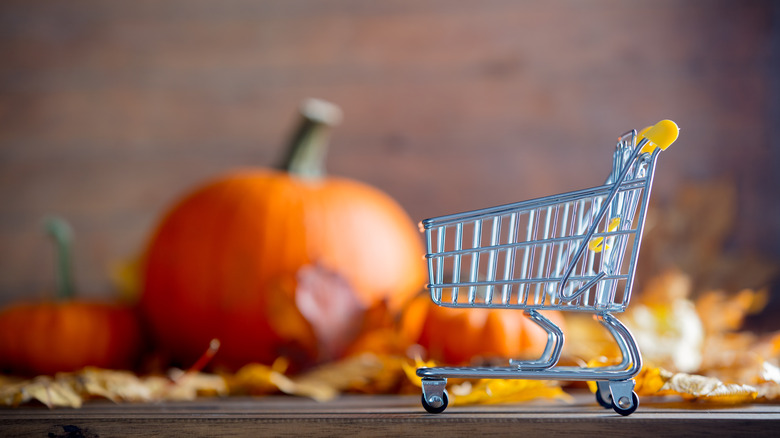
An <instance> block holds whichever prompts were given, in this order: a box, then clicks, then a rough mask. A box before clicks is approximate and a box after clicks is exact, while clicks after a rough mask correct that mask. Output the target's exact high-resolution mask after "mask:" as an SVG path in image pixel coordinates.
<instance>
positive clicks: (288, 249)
mask: <svg viewBox="0 0 780 438" xmlns="http://www.w3.org/2000/svg"><path fill="white" fill-rule="evenodd" d="M334 115H338V114H337V109H334V108H333V107H331V106H328V104H326V103H323V102H321V101H316V102H312V103H310V104H309V105H308V106H306V107H305V111H304V118H303V122H302V125H301V127H300V129H299V130H298V132H297V135H296V136H295V138H294V140H293V142H292V145H291V148H290V150H291V152H290V154H289V157H288V159H287V160H286V164H285V165H284V166H283V169H281V170H270V169H246V170H239V171H235V172H233V173H230V174H228V175H225V176H221V177H218V178H217V179H215V180H213V181H211V182H209V183H207V184H205V185H203V186H201V187H199V188H197V189H196V190H195V191H193V192H192V193H190V194H188V195H187V196H186V197H184V198H183V199H182V200H181V201H180V202H178V203H177V204H176V205H175V206H174V207H173V208H172V209H171V210H170V211H169V212H168V213H167V214H166V215H165V217H164V218H163V219H162V221H161V223H160V224H159V226H158V228H157V230H156V231H155V233H154V235H153V236H152V238H151V241H150V244H149V246H148V249H147V252H146V254H145V258H144V262H143V276H144V283H143V294H142V297H141V307H142V309H143V312H144V314H145V317H146V321H147V322H148V325H149V328H150V329H151V332H152V334H153V336H154V338H155V341H156V342H157V343H158V345H159V347H160V348H161V350H162V351H164V352H166V353H168V354H169V355H170V356H171V357H172V358H173V359H174V361H178V362H183V363H185V364H186V363H187V362H189V361H192V360H194V358H196V357H197V356H198V355H199V354H200V353H201V352H202V351H203V350H204V348H205V346H206V345H208V342H209V340H210V339H212V338H218V339H219V340H220V342H221V348H220V351H219V353H218V354H217V356H216V357H215V358H214V364H215V365H218V366H223V367H227V368H237V367H240V366H242V365H244V364H246V363H248V362H262V363H267V364H268V363H271V362H272V361H273V360H274V359H276V358H277V357H279V356H287V357H289V358H291V360H292V361H293V363H294V364H295V363H297V364H298V365H303V366H305V365H306V364H309V363H311V362H312V361H315V360H318V359H328V358H333V357H337V356H338V355H339V354H340V353H341V352H342V351H343V349H344V348H346V346H347V344H348V343H349V341H350V340H351V339H352V338H354V337H355V336H356V335H357V333H356V331H357V327H359V326H360V323H361V318H362V315H363V313H364V312H365V310H366V309H368V308H371V307H372V306H374V305H375V304H376V303H377V302H380V301H382V300H386V301H387V302H388V306H389V308H390V309H391V310H398V309H399V308H400V306H401V303H403V302H404V301H405V300H407V299H408V297H410V296H411V295H413V294H414V293H415V292H417V291H418V289H419V288H420V286H421V285H422V284H423V282H424V264H423V263H422V260H421V257H422V254H423V252H424V251H423V249H422V245H421V238H420V236H419V233H418V231H417V230H416V227H415V226H414V225H413V223H412V221H411V220H410V218H409V217H408V216H407V214H406V213H405V212H404V211H403V210H402V208H401V207H400V206H399V205H398V204H397V203H396V202H395V201H393V200H392V199H391V198H390V197H389V196H387V195H386V194H384V193H383V192H381V191H379V190H377V189H375V188H372V187H369V186H367V185H365V184H362V183H359V182H356V181H352V180H349V179H346V178H336V177H330V176H325V175H324V174H323V171H322V160H323V158H324V147H325V146H326V144H327V141H326V140H327V136H326V134H327V128H328V124H332V123H335V121H334V119H335V118H336V117H334Z"/></svg>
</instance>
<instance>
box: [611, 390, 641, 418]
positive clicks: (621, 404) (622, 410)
mask: <svg viewBox="0 0 780 438" xmlns="http://www.w3.org/2000/svg"><path fill="white" fill-rule="evenodd" d="M630 403H631V405H630V406H629V401H628V397H621V398H620V400H617V401H613V403H612V409H614V410H615V412H617V413H618V414H620V415H622V416H624V417H625V416H627V415H631V414H633V413H634V411H636V408H638V407H639V396H638V395H636V392H634V391H631V402H630Z"/></svg>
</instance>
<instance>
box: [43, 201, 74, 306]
mask: <svg viewBox="0 0 780 438" xmlns="http://www.w3.org/2000/svg"><path fill="white" fill-rule="evenodd" d="M44 226H45V227H46V232H47V233H48V234H49V236H50V237H51V238H52V240H53V241H54V248H55V251H56V257H55V260H56V262H57V265H56V267H57V273H56V279H57V280H56V281H57V298H58V299H60V300H67V299H70V298H72V297H73V296H74V295H75V292H76V291H75V287H74V281H73V257H72V254H71V251H72V248H73V229H72V228H71V227H70V224H68V222H67V221H65V219H62V218H60V217H49V218H46V221H45V223H44Z"/></svg>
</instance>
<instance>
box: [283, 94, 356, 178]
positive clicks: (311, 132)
mask: <svg viewBox="0 0 780 438" xmlns="http://www.w3.org/2000/svg"><path fill="white" fill-rule="evenodd" d="M300 113H301V121H300V123H299V125H298V129H297V130H296V131H295V134H294V135H293V137H292V138H291V139H290V144H289V145H288V147H287V155H286V157H285V159H284V161H283V162H282V164H281V165H280V166H279V169H281V170H284V171H287V172H288V173H291V174H293V175H296V176H299V177H302V178H308V179H319V178H322V177H323V176H324V175H325V155H326V153H327V150H328V139H329V134H330V129H329V128H330V127H332V126H335V125H337V124H338V123H339V122H340V121H341V109H340V108H339V107H338V106H336V105H335V104H332V103H330V102H326V101H324V100H319V99H307V100H305V101H304V102H303V104H302V105H301V109H300Z"/></svg>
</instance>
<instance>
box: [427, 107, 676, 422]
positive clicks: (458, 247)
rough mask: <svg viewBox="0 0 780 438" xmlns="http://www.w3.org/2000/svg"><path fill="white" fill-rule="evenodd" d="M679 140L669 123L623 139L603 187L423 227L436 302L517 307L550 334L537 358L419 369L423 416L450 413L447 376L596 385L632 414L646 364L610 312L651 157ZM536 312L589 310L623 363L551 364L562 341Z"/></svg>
mask: <svg viewBox="0 0 780 438" xmlns="http://www.w3.org/2000/svg"><path fill="white" fill-rule="evenodd" d="M677 135H678V128H677V125H676V124H675V123H674V122H672V121H670V120H663V121H661V122H659V123H657V124H656V125H654V126H652V127H648V128H645V129H644V130H643V131H642V132H640V133H639V134H638V133H637V131H636V130H632V131H630V132H627V133H625V134H623V135H621V136H620V137H619V138H618V142H617V147H616V149H615V153H614V155H613V165H612V172H611V173H610V175H609V177H608V178H607V181H606V183H605V184H604V185H602V186H599V187H594V188H591V189H586V190H579V191H575V192H571V193H564V194H560V195H554V196H548V197H545V198H539V199H533V200H529V201H524V202H518V203H514V204H508V205H502V206H498V207H492V208H486V209H482V210H475V211H470V212H466V213H460V214H453V215H448V216H442V217H437V218H432V219H427V220H424V221H423V222H422V223H421V228H422V229H423V230H424V232H425V237H426V240H427V245H428V254H426V259H427V262H428V273H429V277H430V284H429V285H428V288H429V289H430V293H431V299H432V300H433V302H434V303H435V304H437V305H439V306H445V307H465V308H500V309H521V310H523V311H524V312H523V313H524V315H525V316H527V317H529V318H530V319H531V320H533V321H534V322H535V323H536V324H538V325H539V326H541V327H542V328H543V329H544V330H545V331H546V332H547V344H546V346H545V348H544V351H543V353H542V354H541V357H540V358H538V359H534V360H510V361H509V364H508V365H507V366H499V367H495V366H491V367H487V366H486V367H430V368H419V369H418V370H417V375H418V376H420V377H422V404H423V407H424V408H425V410H427V411H428V412H431V413H440V412H442V411H444V409H445V408H446V407H447V403H448V400H447V392H446V389H445V387H446V384H447V378H448V377H453V378H502V379H549V380H580V381H595V382H596V386H597V388H598V390H597V391H596V400H597V401H598V402H599V404H600V405H602V406H604V407H605V408H612V409H614V410H615V412H617V413H619V414H621V415H629V414H631V413H632V412H634V411H635V410H636V408H637V406H638V405H639V399H638V397H637V395H636V393H635V392H634V380H633V377H634V376H636V374H637V373H638V372H639V371H640V369H641V368H642V358H641V355H640V353H639V348H638V347H637V345H636V341H635V340H634V338H633V336H632V335H631V332H629V330H628V329H627V328H626V327H625V326H624V325H623V324H622V323H621V322H620V321H619V320H618V319H617V318H615V317H614V316H613V315H612V314H613V313H617V312H622V311H624V310H625V308H626V306H627V305H628V302H629V300H630V298H631V287H632V284H633V280H634V273H635V271H636V262H637V256H638V254H639V246H640V243H641V240H642V229H643V227H644V223H645V213H646V212H647V205H648V200H649V198H650V189H651V187H652V183H653V171H654V170H655V164H656V159H657V158H658V154H659V153H660V151H662V150H664V149H666V148H667V147H668V146H669V145H671V144H672V143H673V142H674V141H675V140H676V139H677ZM539 310H559V311H574V312H589V313H593V314H594V316H595V318H596V319H597V320H598V321H599V322H600V323H601V324H602V325H603V326H604V327H606V329H607V330H608V331H609V333H610V334H611V335H612V336H613V337H614V339H615V341H616V343H617V345H618V347H619V349H620V352H621V355H622V361H621V362H620V363H619V364H616V365H610V366H599V367H576V366H556V364H557V363H558V360H559V358H560V356H561V350H562V347H563V342H564V335H563V332H562V330H561V329H560V328H559V327H558V326H556V325H555V324H554V323H553V322H552V321H550V320H549V319H547V318H545V317H544V316H543V315H542V314H541V313H539Z"/></svg>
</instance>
